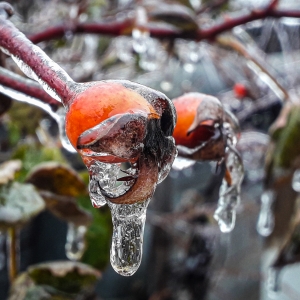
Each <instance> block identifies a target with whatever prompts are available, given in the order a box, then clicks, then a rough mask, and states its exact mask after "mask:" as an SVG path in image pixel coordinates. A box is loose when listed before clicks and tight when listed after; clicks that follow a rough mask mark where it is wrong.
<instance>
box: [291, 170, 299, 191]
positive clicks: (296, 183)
mask: <svg viewBox="0 0 300 300" xmlns="http://www.w3.org/2000/svg"><path fill="white" fill-rule="evenodd" d="M292 188H293V190H294V191H295V192H297V193H299V192H300V169H297V170H296V171H295V172H294V175H293V179H292Z"/></svg>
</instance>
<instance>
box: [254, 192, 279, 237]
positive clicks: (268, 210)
mask: <svg viewBox="0 0 300 300" xmlns="http://www.w3.org/2000/svg"><path fill="white" fill-rule="evenodd" d="M274 199H275V193H274V191H271V190H267V191H264V193H263V194H262V195H261V209H260V213H259V217H258V221H257V225H256V229H257V232H258V233H259V234H260V235H261V236H269V235H270V234H271V233H272V232H273V229H274V214H273V210H272V204H273V202H274Z"/></svg>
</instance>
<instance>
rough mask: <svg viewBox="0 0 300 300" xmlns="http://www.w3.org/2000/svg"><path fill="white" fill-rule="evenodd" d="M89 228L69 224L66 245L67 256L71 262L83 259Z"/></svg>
mask: <svg viewBox="0 0 300 300" xmlns="http://www.w3.org/2000/svg"><path fill="white" fill-rule="evenodd" d="M86 231H87V227H86V226H83V225H75V224H74V223H68V232H67V240H66V245H65V251H66V256H67V258H68V259H70V260H74V261H78V260H80V259H81V257H82V255H83V253H84V250H85V234H86Z"/></svg>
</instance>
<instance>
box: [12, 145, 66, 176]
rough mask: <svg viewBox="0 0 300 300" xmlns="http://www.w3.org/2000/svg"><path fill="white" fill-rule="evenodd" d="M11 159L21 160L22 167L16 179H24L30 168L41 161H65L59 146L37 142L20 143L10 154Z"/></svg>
mask: <svg viewBox="0 0 300 300" xmlns="http://www.w3.org/2000/svg"><path fill="white" fill-rule="evenodd" d="M12 158H13V159H20V160H21V161H22V163H23V164H22V169H21V171H20V172H19V173H18V174H17V176H16V179H17V180H18V181H24V180H25V178H26V176H27V174H28V173H29V172H30V170H31V169H32V168H33V167H34V166H36V165H37V164H39V163H41V162H46V161H57V162H61V163H65V162H66V160H65V159H64V158H63V156H62V154H61V151H60V149H59V148H47V147H44V146H41V145H39V144H35V143H31V144H21V145H20V146H19V147H18V148H17V149H16V151H15V152H14V153H13V155H12Z"/></svg>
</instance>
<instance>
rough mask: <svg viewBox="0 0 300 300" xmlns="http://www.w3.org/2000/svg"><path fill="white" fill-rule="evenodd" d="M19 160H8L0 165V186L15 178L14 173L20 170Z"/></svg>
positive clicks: (20, 163)
mask: <svg viewBox="0 0 300 300" xmlns="http://www.w3.org/2000/svg"><path fill="white" fill-rule="evenodd" d="M21 166H22V162H21V161H20V160H17V159H15V160H10V161H7V162H4V163H2V164H0V185H3V184H7V183H8V182H9V181H12V180H13V179H14V177H15V173H16V172H17V171H19V170H20V169H21Z"/></svg>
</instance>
